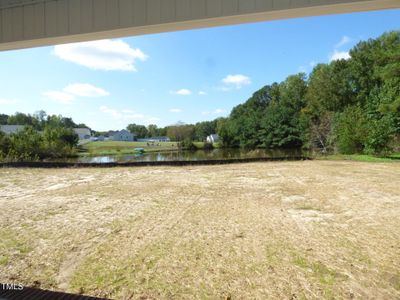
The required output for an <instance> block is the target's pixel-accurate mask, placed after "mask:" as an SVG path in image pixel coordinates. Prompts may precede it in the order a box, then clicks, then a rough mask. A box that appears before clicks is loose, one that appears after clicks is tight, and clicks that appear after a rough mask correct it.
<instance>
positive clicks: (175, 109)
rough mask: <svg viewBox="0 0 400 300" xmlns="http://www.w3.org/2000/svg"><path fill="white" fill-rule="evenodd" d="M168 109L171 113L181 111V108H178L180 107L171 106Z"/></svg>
mask: <svg viewBox="0 0 400 300" xmlns="http://www.w3.org/2000/svg"><path fill="white" fill-rule="evenodd" d="M169 111H170V112H172V113H181V112H182V109H180V108H171V109H170V110H169Z"/></svg>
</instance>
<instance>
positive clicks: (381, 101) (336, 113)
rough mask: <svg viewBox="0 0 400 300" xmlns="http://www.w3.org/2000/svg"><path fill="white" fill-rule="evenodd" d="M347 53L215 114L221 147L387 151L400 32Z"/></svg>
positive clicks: (399, 84) (397, 101) (396, 131)
mask: <svg viewBox="0 0 400 300" xmlns="http://www.w3.org/2000/svg"><path fill="white" fill-rule="evenodd" d="M350 57H351V58H350V59H348V60H344V59H342V60H336V61H332V62H331V63H329V64H318V65H316V66H315V67H314V68H313V70H312V72H311V74H310V75H309V77H308V78H307V77H306V75H305V74H304V73H300V74H296V75H291V76H289V77H287V79H286V80H285V81H283V82H280V83H273V84H271V85H267V86H265V87H263V88H262V89H260V90H258V91H257V92H255V93H254V94H253V95H252V97H251V98H250V99H248V100H247V101H246V102H245V103H244V104H241V105H238V106H236V107H235V108H233V110H232V112H231V113H230V115H229V117H228V118H226V119H221V120H219V122H218V124H217V132H218V133H219V135H220V136H221V138H222V142H223V144H224V145H225V146H226V147H239V146H240V147H250V148H253V147H265V148H300V147H303V148H307V149H317V150H319V151H323V152H333V151H335V152H339V153H344V154H352V153H367V154H385V153H388V152H391V151H393V150H396V151H399V145H400V32H399V31H394V32H388V33H385V34H383V35H382V36H380V37H379V38H376V39H370V40H368V41H363V42H360V43H358V44H357V45H356V46H355V47H354V48H352V49H351V50H350Z"/></svg>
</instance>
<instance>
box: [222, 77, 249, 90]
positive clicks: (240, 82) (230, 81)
mask: <svg viewBox="0 0 400 300" xmlns="http://www.w3.org/2000/svg"><path fill="white" fill-rule="evenodd" d="M222 82H223V83H224V84H225V87H224V88H225V89H224V88H222V90H229V88H231V87H235V88H236V89H240V88H242V87H243V86H245V85H249V84H251V79H250V78H249V77H247V76H245V75H242V74H236V75H228V76H226V77H225V78H224V79H222Z"/></svg>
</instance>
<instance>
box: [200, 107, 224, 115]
mask: <svg viewBox="0 0 400 300" xmlns="http://www.w3.org/2000/svg"><path fill="white" fill-rule="evenodd" d="M225 112H226V110H225V109H222V108H217V109H215V110H213V111H203V112H202V113H201V114H202V115H220V114H223V113H225Z"/></svg>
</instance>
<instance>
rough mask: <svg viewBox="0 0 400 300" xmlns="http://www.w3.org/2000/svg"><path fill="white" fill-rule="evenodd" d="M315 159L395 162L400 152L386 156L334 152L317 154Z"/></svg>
mask: <svg viewBox="0 0 400 300" xmlns="http://www.w3.org/2000/svg"><path fill="white" fill-rule="evenodd" d="M315 159H319V160H351V161H363V162H394V161H397V160H399V159H400V153H396V154H392V155H390V156H386V157H379V156H373V155H367V154H332V155H317V156H316V157H315Z"/></svg>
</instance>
